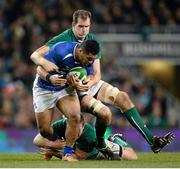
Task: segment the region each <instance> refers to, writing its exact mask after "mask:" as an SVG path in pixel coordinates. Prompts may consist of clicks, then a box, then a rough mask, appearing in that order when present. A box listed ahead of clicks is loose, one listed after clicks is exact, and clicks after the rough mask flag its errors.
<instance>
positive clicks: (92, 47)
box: [80, 40, 100, 55]
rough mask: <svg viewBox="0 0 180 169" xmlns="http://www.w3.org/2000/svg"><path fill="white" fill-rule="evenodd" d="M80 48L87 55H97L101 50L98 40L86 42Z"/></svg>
mask: <svg viewBox="0 0 180 169" xmlns="http://www.w3.org/2000/svg"><path fill="white" fill-rule="evenodd" d="M80 47H81V48H82V50H83V51H84V52H85V53H87V54H89V53H92V54H93V55H97V54H98V53H99V50H100V47H99V43H98V42H97V41H96V40H85V41H83V42H82V43H81V44H80Z"/></svg>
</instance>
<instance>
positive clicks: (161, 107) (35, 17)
mask: <svg viewBox="0 0 180 169" xmlns="http://www.w3.org/2000/svg"><path fill="white" fill-rule="evenodd" d="M76 9H88V10H90V11H91V12H92V16H93V24H128V25H132V26H133V25H138V26H139V27H141V26H143V25H150V26H152V27H158V26H159V25H170V26H173V25H177V24H180V7H179V1H178V0H173V1H172V0H151V1H149V0H121V1H119V0H91V1H89V0H83V1H81V0H79V1H73V0H68V1H67V0H46V1H44V0H34V1H32V0H1V1H0V44H1V45H0V128H6V127H17V128H35V127H36V122H35V117H34V111H33V103H32V90H31V88H32V83H33V79H34V77H35V72H36V66H35V65H34V64H33V63H32V62H31V60H30V55H31V53H32V52H33V51H34V50H35V49H37V48H38V47H40V46H42V45H43V44H44V43H45V42H46V41H47V40H49V39H50V38H52V37H53V36H54V35H57V34H59V33H60V32H61V31H63V30H65V29H66V28H68V27H70V26H71V22H72V14H73V12H74V10H76ZM107 62H108V63H105V64H108V69H107V67H106V68H105V67H102V72H103V75H105V74H106V76H104V78H105V79H107V80H108V81H109V82H110V83H115V84H116V85H118V86H119V88H120V89H121V90H125V91H127V92H128V93H129V94H130V95H131V96H132V97H133V100H134V101H135V103H136V105H137V107H138V108H139V109H140V111H141V112H142V116H143V117H144V120H146V121H147V125H149V126H154V127H155V126H158V127H167V126H168V127H169V126H170V127H175V126H177V125H178V121H177V119H173V120H168V119H169V118H168V113H167V112H168V111H169V108H168V104H167V100H166V94H165V92H164V91H163V89H161V88H159V86H155V85H153V84H147V83H146V80H145V79H144V78H142V79H140V78H137V77H131V76H130V75H129V74H128V73H127V71H126V70H125V69H123V68H117V69H116V71H115V70H114V68H113V61H111V59H109V60H107ZM111 62H112V67H111ZM105 64H103V65H105ZM117 73H118V74H117ZM110 77H111V79H110ZM112 77H114V79H113V78H112ZM142 84H143V85H142ZM112 110H113V114H114V115H115V118H113V121H112V124H113V125H114V126H122V127H123V126H127V123H126V121H125V120H124V118H123V114H121V115H120V113H118V111H119V110H115V109H113V108H112ZM55 114H56V115H55V116H56V118H59V117H60V115H59V114H58V115H57V112H56V113H55ZM117 117H118V118H117Z"/></svg>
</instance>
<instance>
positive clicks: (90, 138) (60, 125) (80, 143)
mask: <svg viewBox="0 0 180 169" xmlns="http://www.w3.org/2000/svg"><path fill="white" fill-rule="evenodd" d="M66 123H67V119H61V120H58V121H56V122H54V123H53V125H52V127H53V129H54V132H55V133H56V134H57V135H58V136H59V138H62V137H63V138H65V131H66ZM96 140H97V138H96V132H95V129H94V128H93V127H92V126H91V125H90V124H88V123H85V126H84V129H83V132H82V134H81V136H80V137H79V138H78V139H77V140H76V144H75V147H77V148H78V149H80V150H82V151H85V152H88V153H90V155H89V157H88V158H87V159H95V158H96V156H97V155H98V153H99V151H98V150H97V149H96Z"/></svg>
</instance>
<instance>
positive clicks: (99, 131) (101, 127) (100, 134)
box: [96, 120, 107, 148]
mask: <svg viewBox="0 0 180 169" xmlns="http://www.w3.org/2000/svg"><path fill="white" fill-rule="evenodd" d="M106 128H107V125H106V124H104V123H101V122H99V121H98V120H97V121H96V136H97V142H98V144H97V147H98V148H105V147H106V143H105V141H104V134H105V132H106Z"/></svg>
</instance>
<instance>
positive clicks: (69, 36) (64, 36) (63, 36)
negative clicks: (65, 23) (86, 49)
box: [46, 28, 101, 59]
mask: <svg viewBox="0 0 180 169" xmlns="http://www.w3.org/2000/svg"><path fill="white" fill-rule="evenodd" d="M86 39H88V40H96V41H97V42H98V43H99V45H100V52H99V53H98V54H97V57H98V58H99V59H101V44H100V42H99V40H98V39H97V37H96V36H95V35H94V34H92V33H88V34H87V36H86ZM62 41H68V42H78V39H77V38H76V37H75V36H74V33H73V31H72V28H70V29H67V30H65V31H64V32H62V33H60V34H59V35H57V36H54V37H53V38H52V39H51V40H49V41H48V42H47V43H46V45H47V46H48V47H52V46H53V45H54V44H56V43H58V42H62Z"/></svg>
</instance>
